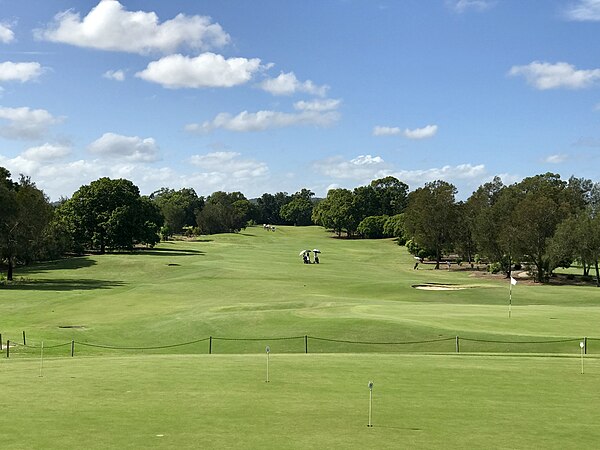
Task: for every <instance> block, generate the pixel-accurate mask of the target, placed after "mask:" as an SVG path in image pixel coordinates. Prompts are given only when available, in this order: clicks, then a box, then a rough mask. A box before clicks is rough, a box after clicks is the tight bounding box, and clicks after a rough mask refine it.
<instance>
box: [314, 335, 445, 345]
mask: <svg viewBox="0 0 600 450" xmlns="http://www.w3.org/2000/svg"><path fill="white" fill-rule="evenodd" d="M308 338H309V339H314V340H317V341H327V342H341V343H344V344H365V345H406V344H429V343H431V342H443V341H453V340H454V339H455V338H453V337H451V338H442V339H430V340H427V341H405V342H371V341H346V340H343V339H328V338H321V337H315V336H308Z"/></svg>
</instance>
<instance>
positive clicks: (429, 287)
mask: <svg viewBox="0 0 600 450" xmlns="http://www.w3.org/2000/svg"><path fill="white" fill-rule="evenodd" d="M412 287H414V288H415V289H422V290H425V291H460V290H462V289H470V288H472V287H473V286H463V285H460V284H440V283H426V284H413V285H412Z"/></svg>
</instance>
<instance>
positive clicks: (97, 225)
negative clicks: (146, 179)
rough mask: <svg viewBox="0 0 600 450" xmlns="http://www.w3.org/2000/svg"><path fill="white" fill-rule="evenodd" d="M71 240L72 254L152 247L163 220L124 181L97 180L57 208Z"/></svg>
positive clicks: (132, 186)
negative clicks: (136, 245) (146, 245)
mask: <svg viewBox="0 0 600 450" xmlns="http://www.w3.org/2000/svg"><path fill="white" fill-rule="evenodd" d="M59 213H60V214H61V215H62V216H63V218H64V220H65V221H66V222H67V224H68V227H69V230H70V232H71V235H72V236H73V246H74V250H75V251H78V252H81V251H83V250H85V249H90V250H98V251H100V253H104V252H105V251H106V249H122V250H130V249H132V248H133V246H134V245H135V244H136V243H139V244H149V245H154V244H155V243H156V242H158V239H159V237H158V232H159V230H160V227H161V226H162V224H163V218H162V215H161V214H160V210H159V209H158V206H157V205H156V204H154V203H152V202H151V201H150V200H149V199H143V198H142V197H141V196H140V193H139V189H138V188H137V186H135V185H134V184H133V183H132V182H131V181H129V180H125V179H116V180H112V179H110V178H100V179H98V180H96V181H93V182H92V183H90V184H89V185H85V186H81V187H80V188H79V189H78V190H77V192H75V194H73V197H72V198H71V199H69V200H67V201H66V202H65V203H64V204H63V205H62V206H61V207H60V208H59Z"/></svg>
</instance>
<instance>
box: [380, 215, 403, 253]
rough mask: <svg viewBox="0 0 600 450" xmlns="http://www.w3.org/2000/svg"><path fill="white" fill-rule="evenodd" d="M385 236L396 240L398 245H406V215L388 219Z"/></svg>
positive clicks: (384, 231) (384, 230)
mask: <svg viewBox="0 0 600 450" xmlns="http://www.w3.org/2000/svg"><path fill="white" fill-rule="evenodd" d="M383 234H384V235H385V236H387V237H393V238H396V240H397V242H398V245H404V244H405V243H406V237H405V231H404V213H401V214H396V215H395V216H391V217H388V218H387V220H386V221H385V224H384V225H383Z"/></svg>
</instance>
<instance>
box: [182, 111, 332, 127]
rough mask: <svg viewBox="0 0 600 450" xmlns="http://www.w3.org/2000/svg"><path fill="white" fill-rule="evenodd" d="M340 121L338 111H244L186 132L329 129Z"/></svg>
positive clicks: (219, 117)
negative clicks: (295, 128) (298, 128)
mask: <svg viewBox="0 0 600 450" xmlns="http://www.w3.org/2000/svg"><path fill="white" fill-rule="evenodd" d="M338 119H339V113H338V112H337V111H325V112H321V111H311V110H306V111H301V112H298V113H285V112H279V111H258V112H254V113H252V112H248V111H242V112H241V113H239V114H238V115H237V116H232V115H231V114H228V113H220V114H218V115H217V116H216V117H215V118H214V119H213V120H211V121H207V122H204V123H203V124H189V125H186V127H185V129H186V131H190V132H201V133H208V132H211V131H213V130H215V129H219V128H222V129H225V130H229V131H238V132H246V131H264V130H268V129H273V128H285V127H292V126H303V125H304V126H305V125H316V126H319V127H327V126H330V125H333V124H334V123H335V122H337V121H338Z"/></svg>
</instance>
